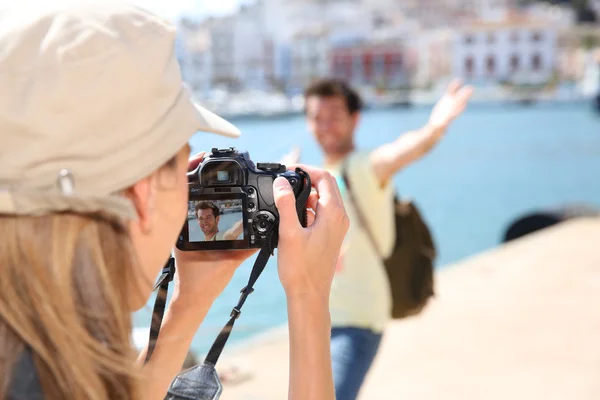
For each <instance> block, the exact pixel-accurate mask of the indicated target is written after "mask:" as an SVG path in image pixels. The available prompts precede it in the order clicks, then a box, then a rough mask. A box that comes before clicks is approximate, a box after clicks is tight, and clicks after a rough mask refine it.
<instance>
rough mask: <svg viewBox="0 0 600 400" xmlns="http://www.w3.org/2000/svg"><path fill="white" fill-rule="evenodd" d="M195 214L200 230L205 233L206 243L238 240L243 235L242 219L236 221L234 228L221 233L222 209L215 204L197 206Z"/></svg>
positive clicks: (205, 202) (207, 203)
mask: <svg viewBox="0 0 600 400" xmlns="http://www.w3.org/2000/svg"><path fill="white" fill-rule="evenodd" d="M194 214H195V216H196V219H197V220H198V225H199V226H200V230H201V231H202V233H204V239H200V240H204V241H211V240H213V241H216V240H237V239H238V237H239V236H240V235H241V234H242V230H243V226H242V218H241V215H240V218H239V220H238V221H236V222H235V223H234V224H233V226H232V227H231V228H230V229H229V230H227V231H225V232H220V231H219V222H220V221H221V216H222V213H221V209H220V208H219V207H218V206H217V205H216V204H214V203H212V202H209V201H202V202H199V203H198V204H196V207H195V208H194Z"/></svg>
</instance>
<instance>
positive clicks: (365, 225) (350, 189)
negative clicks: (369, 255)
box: [342, 158, 383, 260]
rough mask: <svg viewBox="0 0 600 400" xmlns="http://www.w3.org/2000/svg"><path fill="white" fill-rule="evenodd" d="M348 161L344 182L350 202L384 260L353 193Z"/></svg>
mask: <svg viewBox="0 0 600 400" xmlns="http://www.w3.org/2000/svg"><path fill="white" fill-rule="evenodd" d="M347 159H348V158H346V160H344V163H343V164H342V179H343V180H344V184H345V185H346V189H347V191H348V198H349V199H350V202H351V203H352V205H353V207H354V210H355V212H356V216H357V217H358V220H359V222H360V225H361V226H362V227H363V228H364V230H365V232H366V233H367V237H368V238H369V241H370V242H371V246H372V247H373V250H374V251H375V254H377V257H379V258H381V259H382V260H383V257H382V256H381V253H380V252H379V247H377V243H376V242H375V236H373V233H372V232H371V229H370V228H369V224H368V223H367V219H366V218H365V216H364V215H363V213H362V211H361V210H360V206H359V205H358V201H357V200H356V197H355V196H354V193H353V192H352V185H351V184H350V178H349V177H348V168H347V164H348V161H347Z"/></svg>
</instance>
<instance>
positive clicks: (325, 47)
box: [287, 26, 330, 88]
mask: <svg viewBox="0 0 600 400" xmlns="http://www.w3.org/2000/svg"><path fill="white" fill-rule="evenodd" d="M329 50H330V41H329V30H328V29H327V28H326V27H324V26H322V27H315V28H312V29H304V30H300V31H299V32H297V33H296V35H294V37H293V38H292V40H291V43H290V55H291V65H290V72H291V73H290V76H289V81H288V82H287V83H288V84H289V85H291V87H294V88H303V87H304V86H306V85H307V84H308V83H310V82H311V81H313V80H314V79H317V78H321V77H325V76H327V75H329V70H330V68H329V65H330V60H329Z"/></svg>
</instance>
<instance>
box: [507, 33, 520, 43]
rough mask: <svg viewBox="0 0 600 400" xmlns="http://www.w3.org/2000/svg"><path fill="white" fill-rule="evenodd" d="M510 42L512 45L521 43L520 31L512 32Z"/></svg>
mask: <svg viewBox="0 0 600 400" xmlns="http://www.w3.org/2000/svg"><path fill="white" fill-rule="evenodd" d="M509 40H510V41H511V43H517V42H518V41H519V32H518V31H513V32H511V33H510V38H509Z"/></svg>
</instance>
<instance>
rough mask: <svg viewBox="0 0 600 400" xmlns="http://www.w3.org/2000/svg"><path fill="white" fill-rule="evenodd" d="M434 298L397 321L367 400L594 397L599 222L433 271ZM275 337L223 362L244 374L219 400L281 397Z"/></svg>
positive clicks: (283, 374) (599, 366) (599, 335)
mask: <svg viewBox="0 0 600 400" xmlns="http://www.w3.org/2000/svg"><path fill="white" fill-rule="evenodd" d="M436 291H437V296H436V299H435V300H434V301H432V302H431V304H430V306H428V307H427V309H426V310H425V312H424V313H423V314H422V315H420V316H418V317H415V318H412V319H407V320H402V321H395V322H393V323H392V324H391V325H390V326H389V328H388V330H387V331H386V334H385V337H384V340H383V343H382V348H381V351H380V353H379V355H378V357H377V359H376V360H375V364H374V366H373V369H372V370H371V373H370V374H369V376H368V377H367V381H366V382H365V385H364V387H363V391H362V393H361V397H360V398H361V400H366V399H369V400H370V399H411V400H420V399H428V400H435V399H440V400H441V399H444V400H449V399H461V400H470V399H478V400H479V399H486V400H493V399H511V400H518V399H524V400H525V399H526V400H534V399H544V400H553V399H556V400H559V399H560V400H588V399H589V400H592V399H594V400H597V399H600V307H599V306H598V304H600V301H599V300H598V298H599V297H600V219H587V218H586V219H578V220H571V221H568V222H565V223H562V224H559V225H556V226H554V227H552V228H549V229H546V230H543V231H540V232H537V233H535V234H532V235H529V236H527V237H525V238H522V239H519V240H516V241H514V242H511V243H509V244H506V245H504V246H501V247H499V248H497V249H493V250H490V251H487V252H484V253H482V254H479V255H477V256H474V257H471V258H469V259H466V260H464V261H462V262H460V263H457V264H456V265H453V266H451V267H450V268H444V269H442V270H441V271H439V272H438V273H437V281H436ZM287 346H288V343H287V339H285V338H283V339H282V338H281V336H279V337H277V338H274V339H273V340H272V341H264V342H262V343H261V344H260V346H257V347H253V348H246V349H244V351H243V352H240V353H237V354H228V355H227V357H224V358H223V360H222V362H223V365H224V366H227V365H228V364H229V365H231V364H233V365H239V366H240V367H241V368H242V369H243V370H245V371H249V370H251V371H252V377H250V378H249V379H247V380H245V381H243V382H241V383H239V384H230V385H226V386H225V390H224V394H223V396H222V399H224V400H241V399H244V400H250V399H252V400H258V399H261V400H262V399H264V400H267V399H278V400H280V399H285V398H287V383H288V375H287V374H288V364H287V363H288V348H287Z"/></svg>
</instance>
